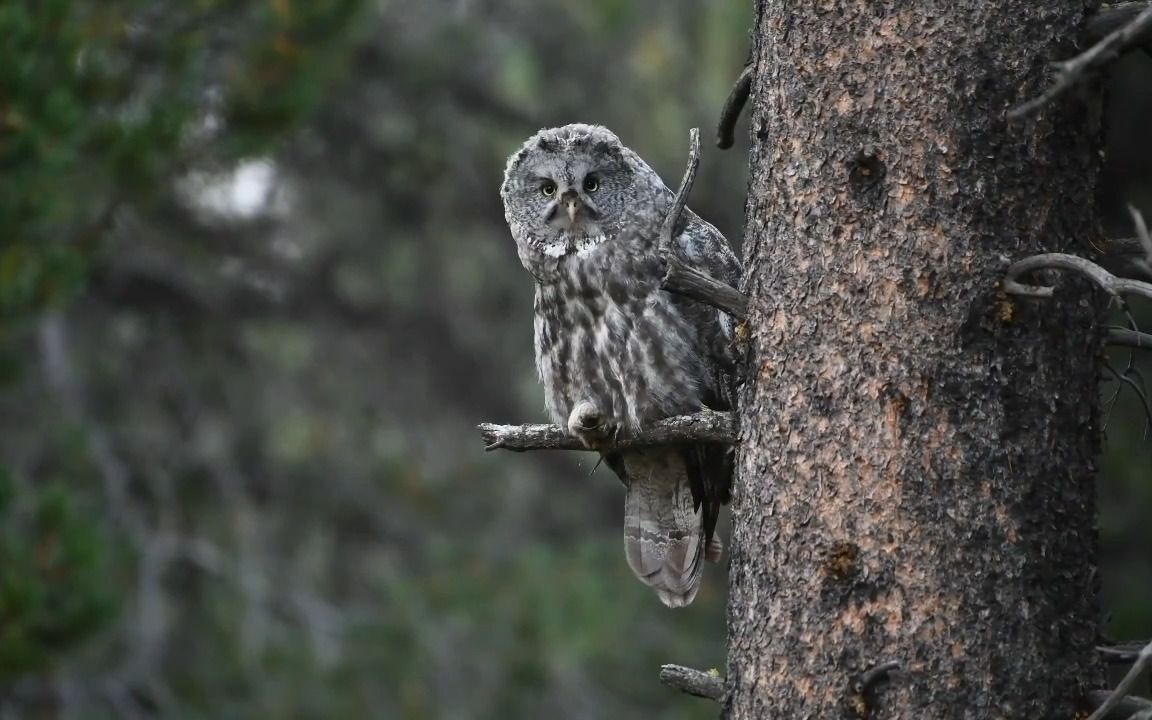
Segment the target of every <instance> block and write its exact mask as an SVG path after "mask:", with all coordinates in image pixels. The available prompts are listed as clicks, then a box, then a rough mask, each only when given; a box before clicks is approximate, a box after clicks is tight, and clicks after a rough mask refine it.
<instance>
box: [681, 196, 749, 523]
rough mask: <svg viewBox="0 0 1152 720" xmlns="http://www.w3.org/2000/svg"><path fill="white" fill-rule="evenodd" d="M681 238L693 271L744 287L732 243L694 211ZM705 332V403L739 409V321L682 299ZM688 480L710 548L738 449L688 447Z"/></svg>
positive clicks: (702, 339)
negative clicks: (736, 331) (741, 284)
mask: <svg viewBox="0 0 1152 720" xmlns="http://www.w3.org/2000/svg"><path fill="white" fill-rule="evenodd" d="M685 216H686V218H687V222H686V223H685V226H684V229H683V230H682V231H681V232H680V234H679V235H678V236H677V237H676V240H677V244H678V245H679V249H680V252H681V255H682V257H683V259H684V260H685V261H686V262H687V263H688V264H689V265H691V266H692V267H694V268H696V269H697V270H699V271H701V272H703V273H705V274H707V275H708V276H710V277H712V278H715V279H716V280H720V281H723V282H725V283H727V284H729V285H731V286H733V287H737V286H739V284H740V278H741V276H742V275H743V268H741V266H740V261H739V260H737V259H736V255H735V254H734V253H733V252H732V248H731V246H729V245H728V240H727V239H726V238H725V237H724V236H723V235H722V234H721V233H720V231H719V230H717V229H716V228H715V227H714V226H713V225H712V224H711V223H709V222H707V221H705V220H703V219H702V218H700V217H699V216H698V215H696V214H695V213H693V212H692V211H691V210H686V211H685ZM680 302H681V305H682V306H683V307H684V311H685V312H686V313H690V314H691V316H692V317H693V319H694V322H695V325H696V327H697V329H698V331H699V332H700V345H701V348H702V350H703V351H704V352H705V353H706V354H707V356H708V359H709V362H708V363H707V364H706V366H707V372H708V377H706V378H702V381H703V382H702V383H701V385H702V389H703V397H702V398H701V399H702V400H703V402H704V405H705V406H706V407H708V408H710V409H712V410H717V411H733V410H735V409H736V394H737V384H738V378H737V376H736V372H737V367H738V363H737V357H736V351H735V347H734V343H733V338H734V334H735V326H736V322H735V320H734V319H733V318H732V317H730V316H729V315H728V314H727V313H724V312H721V311H720V310H716V309H715V308H712V307H708V306H707V305H704V304H702V303H699V302H697V301H694V300H690V299H687V298H681V299H680ZM685 459H686V461H687V469H688V480H689V483H690V485H691V488H692V496H693V498H694V500H695V502H696V505H697V507H701V506H702V513H701V524H702V525H703V529H704V541H705V543H708V544H710V543H711V542H712V537H713V534H714V533H715V530H716V521H717V519H718V518H719V515H720V506H721V505H724V504H727V503H728V501H729V500H730V499H731V486H732V469H733V465H734V452H733V449H732V448H731V447H729V446H726V445H715V444H699V445H692V446H689V447H687V448H686V458H685Z"/></svg>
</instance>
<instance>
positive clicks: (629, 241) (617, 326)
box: [500, 124, 741, 607]
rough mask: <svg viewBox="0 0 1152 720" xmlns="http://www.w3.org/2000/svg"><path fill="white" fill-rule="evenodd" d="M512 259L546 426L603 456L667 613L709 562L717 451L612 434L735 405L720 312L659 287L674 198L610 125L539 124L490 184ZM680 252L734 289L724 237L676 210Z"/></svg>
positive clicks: (727, 467)
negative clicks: (621, 445)
mask: <svg viewBox="0 0 1152 720" xmlns="http://www.w3.org/2000/svg"><path fill="white" fill-rule="evenodd" d="M500 194H501V197H502V198H503V201H504V217H505V219H506V220H507V221H508V225H509V227H510V229H511V231H512V237H513V238H514V239H515V241H516V250H517V254H518V255H519V258H520V262H521V264H522V265H523V266H524V268H525V269H526V270H527V271H528V272H529V273H531V275H532V277H533V278H534V280H535V285H536V297H535V314H534V336H535V350H536V369H537V371H538V373H539V375H540V381H541V383H542V384H543V386H544V403H545V406H546V408H547V410H548V412H549V414H550V415H551V417H552V420H553V421H554V422H555V423H557V424H559V425H562V426H566V427H567V428H568V429H569V431H571V432H572V433H573V434H575V435H577V436H578V437H579V438H580V439H581V440H582V441H583V442H584V444H585V445H586V446H588V447H590V448H593V449H595V448H598V447H602V448H604V450H603V451H602V457H603V460H604V462H605V464H606V465H607V466H608V467H610V468H611V469H612V470H613V471H614V472H615V473H616V475H617V476H619V478H620V480H621V481H622V482H623V483H624V486H625V488H626V493H625V501H624V549H625V557H626V558H627V561H628V565H629V567H631V569H632V571H633V572H634V573H635V574H636V577H638V578H639V579H640V580H641V581H642V582H644V583H646V584H647V585H650V586H651V587H652V588H653V589H655V591H656V593H657V595H658V596H659V598H660V600H661V601H663V603H664V604H665V605H667V606H669V607H683V606H685V605H688V604H689V603H691V602H692V600H693V598H695V596H696V591H697V589H698V588H699V585H700V573H701V568H702V561H703V560H704V559H705V558H707V559H709V560H713V561H715V560H717V559H718V558H719V556H720V552H721V548H722V544H721V542H720V538H719V537H718V536H717V535H715V528H716V519H717V516H718V514H719V510H720V505H721V504H723V503H726V502H727V501H728V497H729V485H730V481H731V477H732V454H731V449H730V448H727V447H725V446H721V445H709V444H684V445H682V446H662V447H650V448H639V449H629V450H614V449H612V445H611V443H610V442H609V441H610V440H611V439H612V438H613V437H614V436H615V435H616V434H617V433H619V432H621V431H624V432H636V431H639V430H641V429H642V428H644V427H645V425H646V424H648V423H651V422H652V421H655V420H659V419H661V418H665V417H669V416H672V415H682V414H687V413H693V412H698V411H700V410H702V409H704V408H710V409H713V410H732V409H734V404H735V403H734V396H735V389H734V387H733V385H734V382H735V377H736V373H735V369H736V358H735V354H734V351H733V344H732V332H733V327H732V320H731V319H730V318H729V317H728V316H727V315H725V314H724V313H722V312H720V311H718V310H716V309H715V308H712V307H710V306H707V305H704V304H701V303H699V302H697V301H695V300H691V299H689V298H686V297H683V296H679V295H675V294H672V293H669V292H667V291H665V290H663V289H661V281H662V279H663V273H664V266H663V263H662V261H661V257H660V246H659V229H660V225H661V222H662V220H663V217H664V214H665V213H666V212H667V210H668V208H669V207H670V206H671V204H672V201H673V198H674V195H673V193H672V191H670V190H669V189H668V188H667V187H666V186H665V185H664V183H663V182H661V180H660V177H659V176H658V175H657V174H656V173H655V172H654V171H653V170H652V168H650V167H649V166H648V164H647V163H645V162H644V161H643V160H642V159H640V157H639V156H638V155H637V154H636V153H634V152H633V151H632V150H630V149H628V148H627V147H625V146H624V145H623V144H622V143H621V142H620V140H619V139H618V138H617V137H616V135H614V134H613V133H612V132H610V131H609V130H607V129H606V128H604V127H600V126H595V125H583V124H574V125H565V126H564V127H558V128H551V129H546V130H541V131H540V132H538V133H536V134H535V135H533V136H532V137H531V138H529V139H528V141H527V142H525V143H524V145H523V146H522V147H521V148H520V149H519V150H518V151H516V152H515V153H514V154H513V155H512V156H511V157H510V158H509V160H508V165H507V168H506V169H505V173H504V183H503V185H502V186H501V190H500ZM675 241H676V244H677V250H678V252H679V254H680V256H681V258H682V259H683V260H685V261H686V262H687V263H688V264H690V265H692V266H693V267H695V268H696V269H697V270H700V271H701V272H704V273H706V274H708V275H711V276H712V277H714V278H716V279H717V280H722V281H724V282H726V283H729V284H731V285H737V284H738V282H739V279H740V275H741V267H740V263H739V262H738V261H737V260H736V257H735V255H733V253H732V250H731V248H730V247H729V245H728V242H727V241H726V240H725V239H724V236H723V235H721V234H720V232H719V231H718V230H717V229H716V228H714V227H713V226H712V225H710V224H708V223H707V222H705V221H704V220H702V219H700V218H699V217H698V216H697V215H696V214H694V213H693V212H691V211H690V210H687V209H686V210H685V212H684V214H683V215H682V216H681V220H680V223H679V226H678V227H677V228H675Z"/></svg>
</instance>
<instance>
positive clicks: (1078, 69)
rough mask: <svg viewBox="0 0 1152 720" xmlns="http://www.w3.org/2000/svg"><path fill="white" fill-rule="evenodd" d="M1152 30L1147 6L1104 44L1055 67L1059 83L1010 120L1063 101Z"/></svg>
mask: <svg viewBox="0 0 1152 720" xmlns="http://www.w3.org/2000/svg"><path fill="white" fill-rule="evenodd" d="M1149 28H1152V5H1148V6H1146V7H1145V8H1144V9H1143V10H1142V11H1140V13H1139V14H1138V15H1136V17H1135V18H1133V19H1132V21H1131V22H1129V23H1127V24H1126V25H1123V26H1121V27H1120V28H1118V29H1117V30H1115V31H1113V32H1111V33H1109V34H1108V35H1107V36H1105V37H1104V38H1103V39H1102V40H1100V42H1098V43H1096V44H1095V45H1093V46H1092V47H1090V48H1088V49H1087V50H1085V51H1084V52H1082V53H1080V54H1079V55H1077V56H1076V57H1074V58H1072V59H1071V60H1065V61H1063V62H1058V63H1055V67H1056V70H1057V78H1056V82H1055V83H1053V84H1052V85H1051V86H1050V87H1049V88H1048V89H1047V90H1045V91H1044V93H1043V94H1041V95H1040V96H1039V97H1037V98H1034V99H1032V100H1029V101H1028V102H1026V103H1024V104H1023V105H1020V106H1019V107H1017V108H1015V109H1013V110H1012V111H1010V112H1009V113H1008V117H1009V119H1012V120H1016V119H1019V118H1022V117H1024V116H1026V115H1031V114H1032V113H1034V112H1036V111H1037V110H1039V109H1040V108H1042V107H1044V106H1045V105H1047V104H1048V103H1050V102H1052V101H1053V100H1055V99H1056V98H1058V97H1060V96H1061V95H1063V94H1064V93H1066V92H1067V91H1068V90H1070V89H1071V88H1072V87H1073V86H1074V85H1076V83H1078V82H1080V80H1081V79H1083V78H1084V76H1085V75H1087V74H1088V73H1089V72H1090V71H1094V70H1097V69H1099V68H1101V67H1103V66H1104V65H1106V64H1107V63H1109V62H1111V61H1113V60H1115V59H1116V58H1118V57H1120V55H1121V53H1123V52H1124V51H1125V50H1127V49H1128V48H1130V47H1132V46H1133V45H1135V44H1137V42H1139V40H1140V38H1141V36H1142V35H1143V34H1144V33H1145V32H1146V31H1148V29H1149Z"/></svg>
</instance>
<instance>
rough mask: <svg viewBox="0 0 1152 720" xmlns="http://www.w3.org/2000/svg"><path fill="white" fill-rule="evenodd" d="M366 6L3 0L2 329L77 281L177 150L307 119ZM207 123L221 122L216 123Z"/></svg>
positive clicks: (270, 139) (267, 137) (265, 135)
mask: <svg viewBox="0 0 1152 720" xmlns="http://www.w3.org/2000/svg"><path fill="white" fill-rule="evenodd" d="M362 6H363V3H362V2H361V0H326V1H324V2H305V1H302V0H272V1H270V2H269V1H263V0H260V1H257V0H252V1H250V2H238V1H236V0H196V2H157V1H156V0H105V1H103V2H100V3H90V2H83V1H82V0H14V1H13V2H5V3H3V4H2V5H0V37H2V38H4V45H5V57H4V62H2V63H0V168H3V172H4V182H3V183H2V184H0V221H2V223H3V228H2V231H0V232H2V235H0V338H2V337H3V335H4V334H5V333H6V332H8V331H9V330H10V325H11V324H12V322H13V321H14V320H15V319H17V318H20V317H22V316H25V315H27V314H28V313H30V312H34V311H35V310H37V309H39V308H42V307H44V306H46V305H51V304H54V303H58V302H60V301H62V300H65V299H67V298H70V297H72V296H73V295H74V294H75V293H76V292H77V290H78V289H79V288H81V287H82V286H83V280H84V277H85V270H86V268H87V266H88V264H89V262H90V259H91V256H92V255H93V253H95V252H97V251H98V250H99V245H100V238H101V235H102V233H103V232H105V231H106V230H107V229H108V226H109V223H110V222H111V213H113V212H114V211H115V209H116V208H117V207H118V206H119V205H120V204H122V203H127V202H140V201H142V200H145V199H146V198H147V196H148V195H149V193H150V192H152V191H154V190H155V189H156V188H158V187H162V183H163V182H164V180H165V179H166V178H169V177H171V175H172V173H173V172H174V171H175V170H177V169H178V168H179V167H180V166H181V165H182V164H183V163H185V162H187V160H188V156H189V155H199V154H201V153H204V152H205V151H206V150H208V151H209V152H210V153H211V154H213V156H214V157H215V158H216V159H217V160H218V161H222V162H226V161H228V160H232V159H235V158H237V157H242V156H245V155H251V154H255V153H260V152H266V151H268V150H269V149H270V147H271V146H272V145H274V143H276V142H277V141H278V140H279V139H280V138H281V137H282V133H283V131H285V130H287V129H289V128H291V127H293V126H294V125H295V124H296V123H298V122H299V121H300V120H301V119H303V118H306V117H307V116H308V114H309V112H310V111H311V110H312V109H314V108H315V106H316V104H317V102H318V101H319V100H320V98H321V97H322V94H323V92H324V88H325V87H326V83H327V82H328V81H329V80H331V79H332V77H333V76H334V75H335V74H336V73H337V72H338V71H339V68H340V67H341V63H342V62H343V60H344V59H345V57H346V54H347V52H348V51H349V50H350V48H351V42H352V40H353V39H354V37H355V33H354V32H353V29H354V27H355V21H356V20H357V18H358V16H359V14H360V11H361V9H362ZM212 95H216V96H219V99H218V100H216V101H215V102H213V101H212V100H211V96H212ZM213 126H216V127H225V128H227V130H226V132H224V133H222V135H223V137H222V138H213V137H211V135H212V131H211V129H210V128H211V127H213ZM210 140H217V142H214V143H210V142H206V141H210ZM203 159H204V158H203V157H201V158H199V160H200V161H203Z"/></svg>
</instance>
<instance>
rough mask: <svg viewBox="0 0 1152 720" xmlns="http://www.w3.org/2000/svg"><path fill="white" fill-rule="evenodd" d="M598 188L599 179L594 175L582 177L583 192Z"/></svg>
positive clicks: (594, 190) (593, 190)
mask: <svg viewBox="0 0 1152 720" xmlns="http://www.w3.org/2000/svg"><path fill="white" fill-rule="evenodd" d="M599 189H600V179H599V178H598V177H596V176H595V175H589V176H588V177H586V178H584V192H590V193H593V192H596V191H597V190H599Z"/></svg>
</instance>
